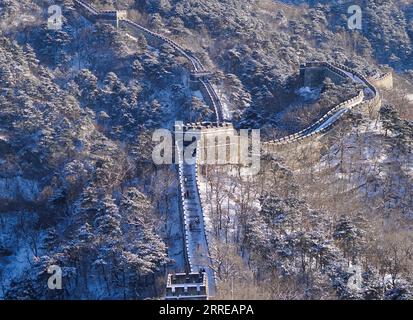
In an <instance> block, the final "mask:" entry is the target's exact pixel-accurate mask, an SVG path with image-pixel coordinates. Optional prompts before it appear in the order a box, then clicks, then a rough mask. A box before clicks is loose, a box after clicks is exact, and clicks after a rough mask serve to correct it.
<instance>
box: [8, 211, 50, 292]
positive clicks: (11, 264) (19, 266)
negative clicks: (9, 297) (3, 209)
mask: <svg viewBox="0 0 413 320" xmlns="http://www.w3.org/2000/svg"><path fill="white" fill-rule="evenodd" d="M36 220H37V215H36V214H32V213H17V212H12V213H2V214H1V216H0V299H3V298H4V294H5V292H4V288H8V287H9V284H10V282H11V281H12V280H13V279H15V278H19V277H20V276H21V275H22V274H23V273H24V272H27V271H28V272H30V268H31V264H32V263H33V261H34V259H36V257H35V252H34V249H33V241H35V242H36V247H37V249H38V252H37V255H38V256H40V255H41V254H42V249H41V245H40V244H41V242H42V239H43V238H44V235H42V234H36V233H33V234H30V236H29V235H28V234H27V233H26V232H25V229H26V228H25V227H24V225H25V224H34V223H35V222H36ZM22 221H25V222H23V223H22Z"/></svg>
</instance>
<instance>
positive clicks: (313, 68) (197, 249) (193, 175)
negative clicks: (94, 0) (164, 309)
mask: <svg viewBox="0 0 413 320" xmlns="http://www.w3.org/2000/svg"><path fill="white" fill-rule="evenodd" d="M73 3H74V6H75V8H76V10H77V11H78V12H79V13H80V14H81V15H82V16H84V17H85V18H87V19H88V20H90V21H91V22H94V23H95V22H106V23H110V24H112V25H114V26H115V27H119V28H122V29H124V30H125V31H127V32H128V33H130V34H131V35H132V36H134V35H135V36H136V35H138V34H143V35H144V36H145V37H146V39H147V41H148V43H149V44H150V45H151V46H153V47H159V46H160V45H162V44H165V43H167V44H169V45H171V46H172V47H173V48H174V49H175V50H176V51H177V52H179V53H180V54H181V55H182V56H183V57H185V58H186V59H187V60H188V61H189V63H190V73H191V78H192V79H193V80H194V81H196V82H198V88H199V90H200V91H201V93H202V94H203V97H204V100H205V102H206V103H207V104H208V105H209V107H210V108H211V109H212V110H213V112H214V113H215V116H216V123H210V122H208V123H205V122H204V123H194V124H188V125H186V126H181V127H178V128H175V130H178V131H179V130H182V131H185V130H188V129H201V130H204V131H205V130H206V131H209V132H217V131H219V130H223V132H228V129H229V130H234V129H233V128H232V124H230V123H227V122H225V120H226V119H224V117H223V108H222V103H221V100H220V98H219V96H218V94H217V92H216V91H215V90H214V88H213V86H212V83H211V82H210V79H209V78H210V77H211V73H210V72H209V71H208V70H207V69H205V68H204V66H203V64H202V62H201V61H200V60H199V59H198V58H197V57H195V55H194V54H193V53H192V52H191V51H190V50H187V49H184V48H183V47H182V46H180V45H179V44H177V43H176V42H175V41H173V40H171V39H169V38H167V37H165V36H163V35H160V34H158V33H155V32H153V31H150V30H149V29H147V28H145V27H143V26H141V25H139V24H137V23H135V22H133V21H130V20H129V19H127V13H126V11H99V10H98V9H96V8H94V7H93V6H91V5H90V4H87V3H85V2H83V1H81V0H73ZM300 72H301V75H302V78H303V81H304V82H305V81H306V80H305V78H306V77H307V76H308V77H309V78H311V73H320V72H328V73H329V75H330V76H332V77H338V78H341V79H345V78H351V79H352V80H353V81H356V82H359V83H361V84H363V85H364V86H365V89H364V90H362V91H360V92H359V93H358V95H356V96H354V97H353V98H351V99H349V100H347V101H345V102H342V103H340V104H339V105H337V106H335V107H333V108H332V109H331V110H330V111H329V112H328V113H326V114H325V115H324V116H323V117H322V118H320V119H319V120H318V121H316V122H315V123H314V124H312V125H311V126H309V127H308V128H306V129H304V130H302V131H300V132H297V133H295V134H293V135H290V136H287V137H284V138H281V139H277V140H273V141H268V142H264V143H262V150H263V152H266V153H274V152H277V151H279V150H281V149H282V148H283V147H284V146H286V145H292V144H296V143H303V142H307V141H313V140H314V139H317V137H319V136H321V135H323V134H324V133H325V132H326V131H328V130H330V129H331V128H332V126H334V125H335V124H336V123H337V122H338V121H339V120H340V119H341V118H343V117H344V116H345V115H346V114H348V112H349V111H350V110H351V109H353V108H356V107H357V108H363V110H365V111H368V112H372V111H374V110H377V109H378V108H379V107H380V105H381V97H380V92H379V88H384V89H390V88H392V86H393V78H392V73H391V72H389V73H386V74H384V75H382V76H380V77H377V78H371V79H367V78H366V77H365V76H363V75H362V74H361V73H359V72H357V71H355V70H353V69H351V68H348V67H346V66H344V65H340V64H337V63H328V62H309V63H307V64H304V65H302V66H301V67H300ZM225 134H226V133H225ZM198 155H199V152H197V161H196V163H194V164H193V165H189V164H185V162H184V160H183V159H182V157H179V159H178V160H179V161H178V163H179V165H178V167H179V170H178V172H179V182H180V193H181V207H182V215H183V223H184V230H185V259H186V268H185V269H186V270H182V271H185V272H186V273H187V274H189V275H190V276H188V277H186V278H185V277H183V278H184V281H183V283H182V282H180V281H179V279H181V277H182V274H178V275H176V277H175V276H174V275H169V276H168V284H167V299H190V298H191V297H192V298H193V299H196V298H197V297H202V298H205V297H211V296H214V295H215V294H216V281H215V274H214V270H213V268H212V263H211V255H210V251H209V248H210V246H209V239H208V232H207V230H206V225H205V224H206V219H205V216H204V212H205V210H203V208H204V206H203V201H202V198H201V195H200V192H199V190H200V188H199V186H200V182H199V174H198V173H199V165H198V164H199V162H198ZM200 272H201V273H202V274H204V277H201V278H199V277H198V278H197V277H196V276H195V275H196V274H197V273H200ZM177 279H178V280H177ZM185 279H186V283H185ZM194 279H200V280H199V281H200V282H199V283H197V282H196V280H194ZM193 281H194V282H193Z"/></svg>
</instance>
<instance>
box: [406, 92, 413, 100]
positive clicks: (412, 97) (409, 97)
mask: <svg viewBox="0 0 413 320" xmlns="http://www.w3.org/2000/svg"><path fill="white" fill-rule="evenodd" d="M407 99H409V101H411V102H413V94H408V95H407Z"/></svg>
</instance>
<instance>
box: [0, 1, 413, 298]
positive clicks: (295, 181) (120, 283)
mask: <svg viewBox="0 0 413 320" xmlns="http://www.w3.org/2000/svg"><path fill="white" fill-rule="evenodd" d="M89 3H92V4H93V5H94V6H95V7H97V8H99V9H122V10H127V11H128V16H129V18H130V19H131V20H132V21H135V22H137V23H139V24H141V25H143V26H145V27H147V28H149V29H150V30H153V31H156V32H158V33H160V34H163V35H165V36H168V37H170V38H171V39H173V40H175V41H176V42H177V43H179V44H181V45H182V46H184V47H185V48H188V49H190V50H191V51H192V52H193V53H194V54H195V55H196V56H197V57H199V59H200V60H201V61H202V62H203V63H204V64H205V66H207V68H208V69H209V70H211V71H212V72H213V78H212V82H213V85H214V88H215V89H216V91H217V92H218V95H219V96H220V98H221V100H222V101H223V107H224V108H225V110H224V111H225V113H226V114H228V115H229V117H230V120H231V121H232V122H233V123H234V125H235V126H236V127H239V128H240V127H242V128H244V127H245V128H260V129H262V133H261V134H262V139H263V140H270V139H274V138H276V137H282V136H285V135H287V134H290V133H294V132H297V131H298V130H302V129H303V128H305V127H307V126H308V125H310V124H311V123H313V122H314V121H316V120H317V119H319V118H320V117H321V116H322V115H324V114H325V113H326V112H327V111H328V110H329V109H331V107H332V106H334V105H336V104H338V103H340V102H342V101H345V100H347V99H349V98H350V97H353V96H354V95H355V94H356V93H357V92H358V90H359V89H360V85H359V84H357V83H354V82H351V81H347V82H345V83H341V84H335V83H333V82H332V81H331V80H330V79H325V80H324V81H323V83H320V85H319V86H318V87H315V88H303V87H302V85H301V83H300V79H299V73H298V72H299V66H300V64H302V63H305V62H307V61H313V60H316V61H334V62H337V63H341V64H343V65H346V66H348V67H351V68H354V69H356V70H358V71H361V72H362V73H363V74H365V75H366V76H369V77H374V76H377V75H380V74H382V73H384V72H386V71H388V70H389V68H390V67H391V68H393V69H394V71H395V88H394V89H393V90H388V91H383V99H384V102H383V107H382V109H381V111H380V113H379V114H377V115H375V116H373V117H372V116H371V115H368V114H365V113H362V112H361V111H360V110H359V111H354V112H352V113H351V114H350V116H349V118H348V119H346V120H345V121H344V122H343V123H341V124H340V125H339V126H338V127H337V128H335V129H334V130H333V132H332V133H331V134H329V135H326V136H325V137H323V139H322V140H321V141H322V143H320V144H317V145H310V146H306V147H303V148H297V149H295V150H292V151H291V152H286V153H285V154H280V155H278V156H266V157H265V158H263V159H262V170H261V173H260V174H259V175H258V176H257V177H255V178H253V179H251V180H248V181H244V180H242V179H241V178H239V177H238V176H237V175H236V174H234V172H233V171H234V170H233V168H226V167H224V168H206V172H209V174H208V175H207V176H205V177H204V178H205V181H204V182H205V189H204V190H203V192H204V193H205V197H206V198H207V199H208V205H207V206H208V207H209V208H210V209H209V212H208V214H209V215H210V216H209V217H210V221H209V225H208V228H209V231H210V234H211V237H213V239H214V240H213V245H212V248H211V251H212V255H213V258H214V263H216V265H215V267H216V270H217V279H218V280H217V281H218V288H219V289H220V294H219V296H218V298H231V294H232V295H233V292H232V293H231V285H232V286H233V285H234V283H235V288H238V289H239V290H238V291H237V292H238V293H237V294H236V296H235V298H265V299H300V298H301V299H320V298H321V299H336V298H343V299H353V298H354V299H409V298H410V299H411V298H412V295H413V288H412V284H413V282H412V281H413V280H412V277H413V252H412V248H413V239H412V221H411V219H413V212H412V208H413V204H412V198H413V197H412V178H413V168H412V167H413V159H412V150H411V147H412V146H411V142H412V137H413V129H412V128H413V125H412V120H413V113H412V107H413V98H412V97H413V1H396V0H389V1H382V0H365V1H359V5H360V7H361V8H362V10H363V20H362V21H363V24H362V29H361V30H349V29H348V28H347V20H348V17H349V14H348V13H347V8H348V6H349V3H350V1H321V0H319V1H316V0H314V1H313V0H311V1H310V0H309V1H299V0H296V1H292V0H291V1H271V0H207V1H201V0H122V1H114V0H107V1H89ZM52 4H57V5H59V6H61V7H62V9H63V11H62V14H63V26H62V28H61V29H60V30H52V29H50V28H48V26H47V20H48V17H49V14H48V13H47V8H48V7H49V6H50V5H52ZM351 4H353V2H351ZM187 70H188V61H187V60H185V59H184V58H183V57H182V55H180V54H179V52H177V51H176V50H175V49H174V48H173V46H170V45H168V44H164V45H162V46H161V47H159V48H158V47H154V46H151V45H149V44H148V41H147V39H146V38H145V36H144V35H142V36H140V37H133V36H131V35H128V34H127V33H126V32H125V30H122V29H121V28H115V27H114V26H112V25H109V24H105V23H96V24H93V23H91V22H90V21H88V20H87V19H85V18H84V17H82V16H81V15H80V14H79V13H78V12H77V11H76V10H75V9H74V6H73V2H72V1H71V0H64V1H61V0H59V1H58V0H56V1H53V3H52V2H51V1H46V0H44V1H43V0H0V299H48V298H52V299H145V298H159V297H162V295H163V291H164V287H165V281H166V280H165V279H166V272H167V270H171V269H172V270H174V268H176V269H182V265H183V262H182V260H183V253H182V251H181V250H183V249H182V242H183V236H182V230H181V225H180V220H179V219H180V218H179V205H180V204H179V201H178V199H179V192H178V189H179V188H178V180H177V174H176V168H175V166H155V165H154V164H153V161H152V159H151V153H152V142H151V136H152V133H153V131H154V130H155V129H159V128H169V129H170V128H171V127H172V124H173V122H174V121H175V120H179V121H183V122H198V121H213V120H214V115H213V112H212V110H210V108H208V106H207V102H206V101H205V100H204V98H203V96H202V94H201V92H200V91H198V90H194V89H193V88H192V87H191V85H190V83H189V80H188V77H189V76H188V71H187ZM208 170H209V171H208ZM228 253H229V254H228ZM49 265H61V266H62V269H63V277H64V281H65V283H66V284H65V286H64V290H61V291H50V290H49V289H48V287H47V278H48V277H49V274H48V273H47V267H48V266H49ZM351 266H358V267H361V268H362V272H363V275H362V276H363V290H362V291H357V290H356V291H351V290H349V289H348V287H347V285H346V284H347V281H348V279H349V278H350V277H351V274H350V273H349V272H348V268H349V267H351ZM181 271H182V270H181ZM244 289H245V290H244ZM232 297H234V296H232Z"/></svg>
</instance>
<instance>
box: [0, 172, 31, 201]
mask: <svg viewBox="0 0 413 320" xmlns="http://www.w3.org/2000/svg"><path fill="white" fill-rule="evenodd" d="M38 194H39V185H38V182H37V181H33V180H27V179H24V178H22V177H12V178H0V199H1V198H3V199H14V198H15V197H16V195H20V196H22V197H23V198H24V199H25V200H34V199H35V198H36V197H37V195H38Z"/></svg>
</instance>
